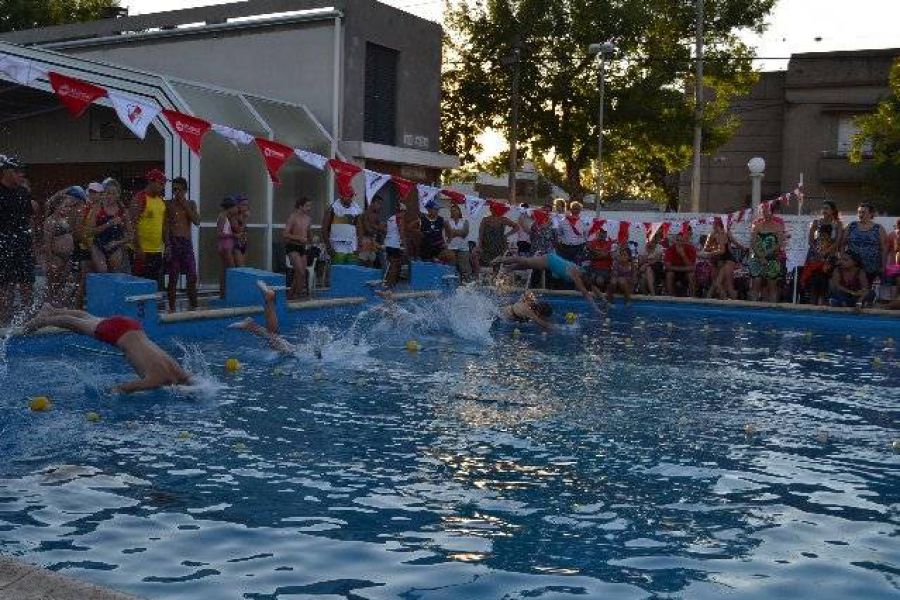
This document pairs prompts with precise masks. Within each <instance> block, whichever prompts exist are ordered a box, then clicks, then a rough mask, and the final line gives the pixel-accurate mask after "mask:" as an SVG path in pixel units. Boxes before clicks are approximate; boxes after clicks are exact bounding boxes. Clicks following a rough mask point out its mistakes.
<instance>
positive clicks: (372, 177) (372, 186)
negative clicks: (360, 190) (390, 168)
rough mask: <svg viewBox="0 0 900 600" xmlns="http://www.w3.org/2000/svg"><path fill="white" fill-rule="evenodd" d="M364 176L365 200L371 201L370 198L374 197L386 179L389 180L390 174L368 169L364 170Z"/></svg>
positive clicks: (385, 182)
mask: <svg viewBox="0 0 900 600" xmlns="http://www.w3.org/2000/svg"><path fill="white" fill-rule="evenodd" d="M365 176H366V202H371V201H372V198H374V197H375V194H377V193H378V192H379V191H381V188H383V187H384V186H385V185H386V184H387V182H388V181H390V180H391V176H390V175H385V174H384V173H379V172H378V171H370V170H369V169H366V170H365Z"/></svg>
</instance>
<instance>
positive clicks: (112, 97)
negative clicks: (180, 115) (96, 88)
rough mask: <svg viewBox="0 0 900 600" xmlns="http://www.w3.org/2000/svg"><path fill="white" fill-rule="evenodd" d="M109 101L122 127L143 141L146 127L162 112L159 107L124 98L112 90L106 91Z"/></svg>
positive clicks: (128, 97) (124, 96)
mask: <svg viewBox="0 0 900 600" xmlns="http://www.w3.org/2000/svg"><path fill="white" fill-rule="evenodd" d="M107 96H108V97H109V101H110V102H111V103H112V105H113V108H114V109H115V110H116V114H117V115H119V120H120V121H122V125H124V126H125V127H127V128H128V129H129V130H130V131H131V133H133V134H134V135H136V136H138V137H139V138H141V139H144V138H145V137H146V136H147V127H149V126H150V123H151V122H152V121H153V119H155V118H156V116H157V115H158V114H159V112H160V110H162V109H161V108H160V107H159V106H157V105H155V104H151V103H149V102H145V101H144V100H138V99H137V98H134V97H132V96H126V95H124V94H120V93H118V92H113V91H112V90H109V91H107Z"/></svg>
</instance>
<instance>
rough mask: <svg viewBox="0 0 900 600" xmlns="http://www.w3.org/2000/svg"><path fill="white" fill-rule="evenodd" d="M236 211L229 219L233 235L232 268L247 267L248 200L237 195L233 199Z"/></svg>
mask: <svg viewBox="0 0 900 600" xmlns="http://www.w3.org/2000/svg"><path fill="white" fill-rule="evenodd" d="M234 200H235V203H236V204H237V207H236V208H237V210H236V211H235V213H234V216H233V217H232V218H231V230H232V232H233V233H234V266H235V267H244V266H246V265H247V223H249V222H250V200H248V199H247V198H246V197H244V196H241V195H238V196H236V197H235V199H234Z"/></svg>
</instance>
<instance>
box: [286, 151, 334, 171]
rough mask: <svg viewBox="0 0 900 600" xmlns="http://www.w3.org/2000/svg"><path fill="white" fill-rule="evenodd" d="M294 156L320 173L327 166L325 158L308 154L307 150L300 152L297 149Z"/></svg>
mask: <svg viewBox="0 0 900 600" xmlns="http://www.w3.org/2000/svg"><path fill="white" fill-rule="evenodd" d="M294 154H296V155H297V158H299V159H300V160H302V161H303V162H305V163H306V164H308V165H309V166H311V167H314V168H316V169H318V170H320V171H324V170H325V166H326V165H327V164H328V159H327V158H325V157H324V156H322V155H321V154H316V153H315V152H310V151H309V150H300V149H299V148H297V149H295V150H294Z"/></svg>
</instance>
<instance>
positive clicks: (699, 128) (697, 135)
mask: <svg viewBox="0 0 900 600" xmlns="http://www.w3.org/2000/svg"><path fill="white" fill-rule="evenodd" d="M695 9H696V13H697V14H696V25H695V27H696V32H695V33H696V39H695V53H696V54H697V62H696V64H695V73H694V160H693V166H692V169H691V212H695V213H698V212H700V151H701V150H702V149H703V0H696V3H695Z"/></svg>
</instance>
